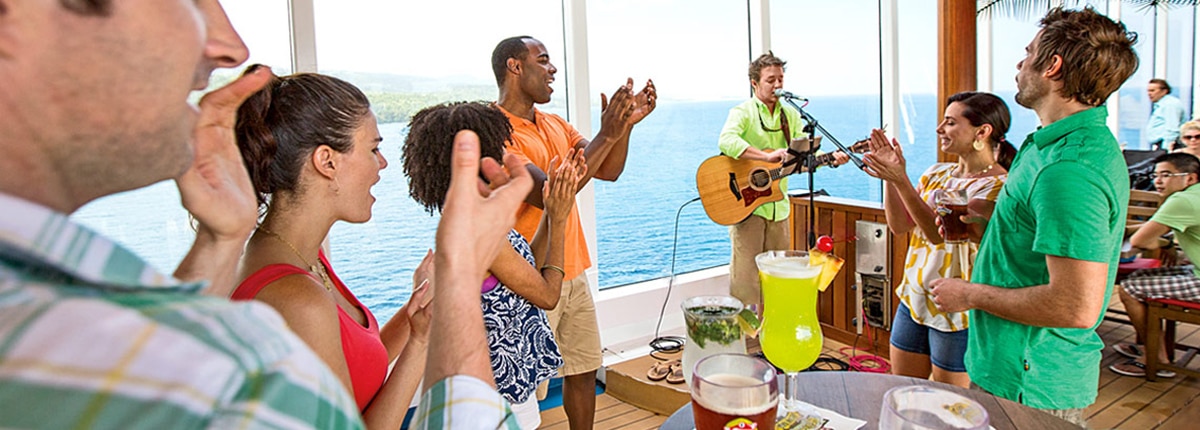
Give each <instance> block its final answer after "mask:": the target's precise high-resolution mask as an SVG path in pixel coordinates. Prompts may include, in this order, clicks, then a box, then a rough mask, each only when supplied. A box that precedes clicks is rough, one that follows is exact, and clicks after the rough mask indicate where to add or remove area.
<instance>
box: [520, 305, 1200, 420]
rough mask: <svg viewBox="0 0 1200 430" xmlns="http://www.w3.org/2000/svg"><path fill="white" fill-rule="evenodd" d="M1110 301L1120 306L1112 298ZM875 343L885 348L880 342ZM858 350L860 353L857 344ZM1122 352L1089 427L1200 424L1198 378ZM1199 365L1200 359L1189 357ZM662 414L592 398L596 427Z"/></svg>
mask: <svg viewBox="0 0 1200 430" xmlns="http://www.w3.org/2000/svg"><path fill="white" fill-rule="evenodd" d="M1114 301H1115V303H1116V305H1115V306H1114V307H1116V308H1119V307H1120V301H1116V300H1115V297H1114ZM1096 331H1097V332H1098V333H1100V337H1101V338H1102V339H1104V344H1105V345H1109V346H1111V345H1114V344H1115V343H1117V342H1131V341H1132V340H1133V339H1134V332H1133V328H1132V327H1130V326H1129V325H1125V324H1119V323H1114V322H1109V321H1105V322H1104V323H1102V324H1101V325H1100V328H1098V329H1097V330H1096ZM1177 337H1178V339H1179V341H1180V342H1181V343H1184V344H1188V345H1200V327H1197V326H1191V325H1180V326H1179V332H1178V334H1177ZM845 346H846V345H843V344H840V343H838V342H835V341H833V340H830V339H826V340H825V347H826V348H825V352H826V353H827V354H829V355H832V356H835V357H837V358H842V359H845V358H846V356H845V355H844V354H842V353H841V352H839V350H840V349H842V348H843V347H845ZM859 347H860V348H865V349H867V351H866V353H869V352H870V349H871V347H870V345H869V343H868V342H867V341H866V340H865V339H863V341H862V342H861V343H860V345H859ZM876 347H878V348H887V344H886V343H885V342H877V345H876ZM858 353H859V354H862V353H864V352H863V351H862V350H859V352H858ZM1124 359H1125V358H1124V357H1123V356H1121V355H1120V354H1117V353H1116V352H1113V350H1112V348H1105V350H1104V358H1103V360H1102V361H1101V364H1100V366H1101V370H1100V392H1099V394H1098V396H1097V398H1096V403H1095V404H1093V405H1092V406H1091V407H1089V408H1088V409H1087V419H1088V425H1089V426H1090V427H1091V428H1093V429H1160V430H1183V429H1189V430H1190V429H1196V428H1200V380H1197V379H1196V378H1190V377H1187V378H1185V377H1183V376H1176V377H1175V378H1171V379H1166V380H1163V379H1160V380H1159V381H1158V382H1153V383H1149V382H1146V380H1145V379H1142V378H1131V377H1127V376H1120V375H1117V374H1115V373H1113V372H1112V371H1110V370H1108V366H1109V365H1110V364H1113V363H1117V362H1119V360H1124ZM1190 367H1192V368H1200V359H1197V360H1194V361H1193V362H1192V363H1191V366H1190ZM666 419H667V417H666V416H663V415H657V414H654V413H652V412H650V411H646V410H643V409H639V408H637V407H635V406H632V405H629V404H625V403H622V402H621V401H619V400H617V399H614V398H612V397H611V396H608V395H607V394H602V395H600V396H598V397H597V398H596V425H595V428H596V429H655V428H658V427H659V426H660V425H662V423H663V421H665V420H666ZM541 428H543V429H555V430H558V429H564V430H565V429H567V428H568V426H567V417H566V414H565V413H564V412H563V409H562V407H558V408H554V409H549V410H546V411H543V412H542V427H541Z"/></svg>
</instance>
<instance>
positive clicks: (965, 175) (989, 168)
mask: <svg viewBox="0 0 1200 430" xmlns="http://www.w3.org/2000/svg"><path fill="white" fill-rule="evenodd" d="M993 167H996V165H995V164H989V165H988V166H987V168H986V169H983V170H980V171H978V172H975V173H970V172H967V166H965V165H963V166H959V167H958V174H959V177H960V178H977V177H979V175H982V174H984V173H987V172H990V171H992V168H993Z"/></svg>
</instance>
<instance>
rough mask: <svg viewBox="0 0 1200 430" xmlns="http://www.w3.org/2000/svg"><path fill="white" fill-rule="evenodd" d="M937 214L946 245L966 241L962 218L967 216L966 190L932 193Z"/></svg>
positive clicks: (965, 230)
mask: <svg viewBox="0 0 1200 430" xmlns="http://www.w3.org/2000/svg"><path fill="white" fill-rule="evenodd" d="M934 200H935V202H936V203H937V214H938V216H939V217H941V219H942V231H943V234H945V239H946V243H962V242H966V241H967V223H965V222H963V221H962V217H963V216H965V215H966V214H967V190H948V189H941V190H937V191H934Z"/></svg>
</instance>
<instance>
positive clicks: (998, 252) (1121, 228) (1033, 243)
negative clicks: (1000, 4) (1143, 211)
mask: <svg viewBox="0 0 1200 430" xmlns="http://www.w3.org/2000/svg"><path fill="white" fill-rule="evenodd" d="M1041 27H1042V29H1041V31H1039V32H1038V34H1037V35H1036V36H1034V38H1033V41H1032V42H1030V44H1029V46H1027V47H1026V54H1025V58H1024V59H1022V60H1021V61H1020V62H1019V63H1017V69H1018V72H1017V94H1016V100H1017V103H1018V104H1020V105H1021V106H1025V107H1027V108H1030V109H1033V110H1034V111H1035V112H1036V113H1037V115H1038V119H1039V120H1040V121H1041V126H1040V127H1039V128H1038V130H1037V131H1035V132H1033V133H1031V134H1029V136H1028V137H1026V138H1025V141H1024V143H1022V145H1021V149H1020V151H1019V152H1018V154H1017V156H1016V159H1015V161H1013V165H1012V168H1011V169H1009V172H1008V180H1007V181H1006V182H1005V183H1004V188H1003V189H1002V190H1001V191H1000V197H999V198H998V199H997V200H996V207H995V210H994V211H993V215H992V218H991V220H990V221H988V226H987V229H986V231H984V234H983V240H982V242H981V243H980V245H979V254H978V255H977V256H976V259H975V268H974V270H973V272H972V273H971V280H970V282H968V281H966V280H962V279H949V278H942V279H935V280H933V281H931V282H930V287H931V288H930V292H931V293H932V294H931V299H932V301H933V304H934V305H936V306H937V308H938V309H939V310H941V311H942V312H961V311H966V310H970V311H971V312H970V314H969V315H968V318H969V319H970V321H971V330H970V332H969V333H968V335H967V336H968V339H967V356H966V364H967V374H968V375H969V376H970V377H971V381H972V382H973V383H974V384H977V385H979V386H980V387H981V388H982V389H983V390H985V391H987V392H989V393H991V394H994V395H996V396H1000V397H1003V398H1006V399H1009V400H1012V401H1015V402H1019V403H1021V404H1024V405H1028V406H1030V407H1034V408H1037V409H1043V410H1046V411H1047V412H1050V413H1052V414H1054V415H1057V416H1059V417H1062V418H1064V419H1066V420H1068V421H1071V422H1074V423H1076V424H1079V425H1087V424H1086V421H1085V419H1084V417H1083V411H1084V409H1085V408H1086V407H1087V406H1088V405H1090V404H1091V403H1093V402H1094V401H1095V400H1096V392H1097V388H1098V381H1099V379H1100V378H1099V372H1100V357H1101V350H1102V349H1103V348H1104V343H1103V342H1101V340H1100V335H1099V334H1097V333H1096V330H1095V328H1096V326H1097V325H1099V324H1100V320H1101V317H1102V316H1103V313H1104V309H1105V308H1107V307H1108V299H1109V297H1111V296H1112V285H1113V279H1114V278H1115V277H1116V274H1117V260H1118V258H1119V256H1120V251H1121V242H1122V237H1123V236H1124V232H1125V212H1126V210H1127V208H1128V205H1129V180H1128V170H1127V166H1126V165H1125V159H1124V157H1123V156H1122V154H1121V148H1120V145H1119V144H1118V143H1117V140H1116V138H1115V137H1113V135H1112V132H1111V131H1109V129H1108V127H1107V125H1106V124H1105V118H1106V117H1107V116H1108V111H1107V109H1106V108H1105V107H1104V101H1105V100H1107V99H1108V96H1109V95H1111V94H1112V93H1113V91H1116V90H1117V89H1118V88H1119V87H1120V86H1121V84H1122V83H1123V82H1125V80H1126V79H1128V78H1129V76H1130V75H1132V74H1133V72H1134V70H1136V69H1137V67H1138V57H1137V53H1135V52H1134V50H1133V44H1134V42H1136V41H1137V36H1136V35H1134V34H1132V33H1130V32H1128V31H1127V30H1126V28H1125V26H1124V25H1123V24H1120V23H1117V22H1114V21H1113V20H1111V19H1109V18H1108V17H1105V16H1104V15H1101V14H1099V13H1097V12H1096V11H1095V10H1094V9H1092V8H1086V9H1083V10H1064V9H1062V8H1054V9H1052V10H1050V12H1049V13H1047V14H1046V16H1045V17H1044V18H1042V20H1041ZM1033 304H1036V305H1033Z"/></svg>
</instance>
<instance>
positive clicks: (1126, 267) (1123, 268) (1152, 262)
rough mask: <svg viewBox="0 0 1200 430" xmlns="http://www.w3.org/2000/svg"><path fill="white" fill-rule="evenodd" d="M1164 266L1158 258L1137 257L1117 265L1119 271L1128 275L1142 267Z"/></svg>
mask: <svg viewBox="0 0 1200 430" xmlns="http://www.w3.org/2000/svg"><path fill="white" fill-rule="evenodd" d="M1160 266H1162V262H1161V261H1158V259H1157V258H1137V259H1134V260H1133V261H1131V262H1128V263H1121V264H1118V265H1117V273H1120V274H1123V275H1127V274H1130V273H1133V272H1135V271H1137V270H1141V269H1153V268H1156V267H1160Z"/></svg>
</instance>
